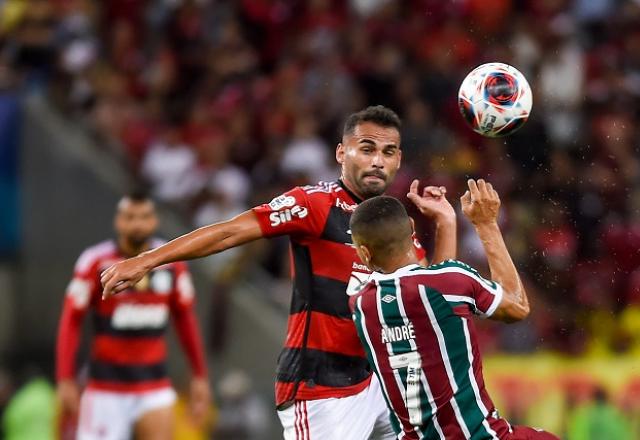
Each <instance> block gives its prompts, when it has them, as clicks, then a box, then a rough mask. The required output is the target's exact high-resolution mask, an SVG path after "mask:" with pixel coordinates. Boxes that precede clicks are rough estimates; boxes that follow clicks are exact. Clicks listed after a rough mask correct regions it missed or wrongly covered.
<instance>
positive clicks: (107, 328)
mask: <svg viewBox="0 0 640 440" xmlns="http://www.w3.org/2000/svg"><path fill="white" fill-rule="evenodd" d="M93 328H94V330H95V333H96V335H108V336H115V337H119V338H159V337H161V336H164V332H165V330H166V328H167V326H166V325H163V326H162V327H160V328H141V329H117V328H114V327H113V326H112V325H111V316H103V315H100V314H98V313H97V312H95V311H94V313H93Z"/></svg>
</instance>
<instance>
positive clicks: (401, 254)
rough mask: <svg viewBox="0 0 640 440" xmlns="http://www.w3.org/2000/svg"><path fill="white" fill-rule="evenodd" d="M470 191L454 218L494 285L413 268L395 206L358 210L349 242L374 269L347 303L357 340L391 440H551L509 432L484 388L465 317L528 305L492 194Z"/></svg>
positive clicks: (471, 274)
mask: <svg viewBox="0 0 640 440" xmlns="http://www.w3.org/2000/svg"><path fill="white" fill-rule="evenodd" d="M468 185H469V190H468V191H467V192H466V193H465V194H464V195H463V196H462V198H461V201H462V212H463V213H464V215H465V216H466V217H467V218H468V219H469V220H470V221H471V223H472V224H473V225H474V226H475V229H476V232H477V234H478V236H479V238H480V240H481V241H482V244H483V246H484V249H485V253H486V255H487V259H488V262H489V267H490V269H491V278H492V280H487V279H484V278H482V277H481V276H480V275H479V274H478V272H477V271H476V270H474V269H472V268H471V267H469V266H468V265H466V264H464V263H461V262H459V261H454V260H449V261H445V262H442V263H439V264H434V265H432V266H429V267H424V266H422V265H420V264H419V261H418V259H417V258H416V256H415V253H414V252H413V244H412V243H413V240H412V233H413V228H412V223H411V219H410V218H409V217H408V216H407V212H406V211H405V209H404V207H403V206H402V204H401V203H400V202H399V201H398V200H397V199H394V198H392V197H387V196H380V197H374V198H372V199H369V200H367V201H365V202H363V203H362V204H361V205H360V206H358V208H356V210H355V212H354V214H353V215H352V216H351V222H350V225H351V233H352V235H353V241H354V243H355V245H356V250H357V252H358V254H359V255H360V258H361V259H362V261H364V262H365V264H366V265H367V266H369V268H370V269H372V270H374V271H375V272H374V273H373V274H372V275H371V278H370V281H369V282H368V283H367V284H366V285H365V286H364V287H363V288H362V289H361V291H360V292H359V293H358V294H356V295H355V296H353V297H352V299H351V306H352V308H353V310H354V315H353V318H354V322H355V324H356V328H357V331H358V335H359V337H360V340H361V341H362V343H363V345H364V346H365V350H366V352H367V357H368V358H369V361H370V363H371V365H372V367H373V368H374V370H375V373H376V375H377V376H378V378H379V379H380V382H381V386H382V390H383V393H384V395H385V398H386V400H387V403H388V405H389V407H390V409H391V410H392V412H393V417H392V424H393V427H394V429H395V432H396V434H397V438H398V439H406V440H410V439H415V440H418V439H429V440H430V439H440V440H466V439H473V440H484V439H487V440H489V439H494V440H498V439H499V440H527V439H531V440H534V439H536V440H558V438H557V437H555V436H554V435H552V434H549V433H548V432H545V431H542V430H538V429H534V428H529V427H524V426H511V425H510V424H509V423H508V422H507V421H506V420H505V419H503V418H501V417H500V416H499V415H498V412H497V411H496V408H495V407H494V405H493V402H492V401H491V398H490V397H489V394H488V392H487V390H486V388H485V384H484V378H483V375H482V360H481V358H480V351H479V349H478V341H477V336H476V331H475V328H474V325H473V317H474V316H480V317H485V318H490V319H496V320H500V321H506V322H513V321H519V320H521V319H524V318H525V317H526V316H527V315H528V313H529V302H528V299H527V294H526V292H525V290H524V288H523V286H522V283H521V281H520V278H519V276H518V272H517V270H516V268H515V266H514V264H513V262H512V260H511V257H510V255H509V252H508V251H507V248H506V246H505V243H504V241H503V238H502V234H501V232H500V229H499V227H498V223H497V218H498V210H499V206H500V199H499V198H498V194H497V193H496V191H495V190H494V189H493V188H492V186H491V184H489V183H486V182H484V181H483V180H478V182H477V183H476V181H474V180H469V182H468Z"/></svg>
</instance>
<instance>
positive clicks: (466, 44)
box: [0, 0, 640, 439]
mask: <svg viewBox="0 0 640 440" xmlns="http://www.w3.org/2000/svg"><path fill="white" fill-rule="evenodd" d="M0 7H1V10H0V12H1V16H0V88H1V89H2V91H3V93H12V96H18V99H19V98H20V97H21V96H26V95H32V94H39V95H42V96H44V97H45V98H46V99H47V100H48V102H50V103H51V105H52V106H53V107H54V108H55V109H56V111H57V112H59V113H60V114H61V115H63V116H64V117H65V118H67V119H68V120H71V121H73V122H74V123H75V124H77V125H78V127H81V129H82V130H85V131H86V132H88V133H90V134H91V136H92V138H93V139H94V140H95V141H96V143H98V144H99V145H100V147H101V149H103V150H104V151H107V152H108V153H109V154H110V155H112V156H114V157H116V158H117V160H118V161H119V163H120V164H121V165H122V166H123V167H125V168H126V170H127V172H128V173H129V174H130V175H131V176H133V177H134V178H135V179H136V180H137V181H138V182H141V183H142V184H144V185H145V186H146V187H147V188H148V189H149V190H150V192H151V193H152V194H153V196H154V197H155V198H156V199H157V200H158V201H160V202H161V203H162V204H164V205H165V206H168V207H170V209H171V210H173V211H175V212H178V213H179V214H180V216H181V217H182V218H183V219H184V221H186V222H188V223H189V224H190V225H192V226H194V227H195V226H201V225H205V224H209V223H212V222H216V221H220V220H223V219H226V218H228V217H230V216H233V215H235V214H237V213H239V212H242V211H243V210H245V209H247V208H249V207H251V206H253V205H255V204H258V203H263V202H265V201H268V200H270V199H271V198H272V197H274V196H275V195H277V194H278V193H280V192H282V191H284V190H286V189H288V188H290V187H291V186H293V185H298V184H307V183H313V182H316V181H318V180H331V179H334V178H336V177H337V175H338V169H337V167H336V164H335V160H334V149H335V145H336V143H337V142H338V141H339V139H340V132H341V128H342V126H341V125H342V123H343V121H344V118H345V116H346V115H347V114H349V113H350V112H353V111H356V110H359V109H361V108H363V107H365V106H367V105H372V104H383V105H386V106H389V107H391V108H392V109H394V110H396V111H397V112H398V114H399V115H400V116H401V117H402V119H403V128H402V149H403V158H404V163H403V167H402V169H401V172H400V173H399V175H398V177H397V179H396V182H395V184H394V185H393V188H392V189H391V191H390V192H391V193H392V194H394V195H397V196H398V197H400V198H404V194H405V193H406V189H407V188H408V185H409V183H410V181H411V180H412V179H413V178H416V177H417V178H420V179H421V180H422V182H423V183H427V182H428V183H430V184H440V185H445V186H446V187H447V189H448V195H449V196H450V200H451V201H452V203H453V204H454V206H458V205H459V203H458V200H457V198H458V197H459V196H460V195H461V192H462V189H463V187H464V185H465V182H466V179H467V178H468V177H484V178H486V179H488V180H489V181H491V182H492V183H493V184H494V186H495V187H496V188H497V190H498V191H499V193H500V195H501V198H502V201H503V215H502V219H501V221H502V224H503V230H504V231H505V234H506V237H507V241H508V246H509V248H510V249H511V252H512V255H513V257H514V259H515V261H516V264H517V266H518V267H519V268H520V269H521V271H522V274H523V276H524V282H525V284H526V286H527V289H528V291H529V292H530V296H531V297H532V301H533V304H534V307H533V311H532V315H531V317H530V318H529V319H528V320H527V321H526V322H524V323H521V324H518V325H516V326H502V325H491V324H490V323H483V324H482V325H481V329H482V332H481V335H482V348H483V352H484V354H485V356H488V357H489V358H490V359H491V358H492V356H494V357H495V359H499V358H502V357H505V356H507V357H509V356H511V357H512V358H514V357H517V356H535V355H534V353H537V354H538V355H539V356H538V358H536V359H537V360H536V361H535V362H541V363H542V364H543V365H547V364H545V363H544V362H546V361H545V360H540V357H541V355H540V353H545V356H546V354H549V353H552V354H553V356H556V357H560V358H562V359H569V358H570V359H571V360H568V361H567V362H574V361H575V360H576V359H579V360H580V362H585V363H589V362H596V361H594V359H595V360H597V362H600V361H601V360H602V359H604V360H610V361H611V362H616V360H619V359H632V360H633V359H640V252H639V249H640V211H639V209H640V154H639V150H638V148H639V146H640V145H639V144H640V132H639V129H638V118H639V117H640V112H639V110H640V106H639V103H640V100H639V98H640V2H639V1H630V0H629V1H624V0H539V1H538V0H536V1H534V0H454V1H445V2H443V1H439V0H405V1H390V0H349V1H339V0H308V1H302V0H238V1H224V0H217V1H216V0H200V1H198V0H155V1H154V0H109V1H104V2H98V1H90V0H31V1H27V0H24V1H22V0H4V1H3V2H0ZM489 61H501V62H506V63H509V64H512V65H514V66H516V67H517V68H518V69H519V70H520V71H522V72H523V73H524V74H525V76H526V77H527V78H528V80H529V83H530V84H531V86H532V89H533V92H534V104H533V112H532V117H531V119H530V120H529V121H528V122H527V124H526V125H525V126H524V128H522V129H521V130H520V131H519V132H518V133H517V134H515V135H513V136H511V137H509V138H506V139H489V138H482V137H480V136H478V135H476V134H474V133H473V132H472V131H471V130H470V129H469V128H468V127H466V126H465V125H464V121H463V119H462V118H461V117H460V115H459V111H458V107H457V100H456V96H457V89H458V87H459V84H460V83H461V81H462V79H463V78H464V76H465V75H466V73H467V72H469V71H470V70H471V69H472V68H473V67H475V66H477V65H478V64H481V63H483V62H489ZM5 175H9V176H10V175H12V174H11V170H6V171H5ZM16 188H17V189H16V191H18V190H19V187H16ZM7 194H9V192H7ZM7 197H9V195H7ZM413 214H414V217H415V218H416V220H417V221H418V230H419V238H420V239H421V241H422V242H423V244H424V245H425V247H426V248H427V249H431V248H432V230H431V225H430V224H429V223H428V222H426V221H424V220H422V219H420V216H419V214H418V213H416V212H413ZM4 218H5V221H6V229H5V230H6V231H10V230H13V229H11V228H10V227H9V226H10V220H11V219H9V220H7V217H6V216H5V217H4ZM105 232H106V231H105ZM99 238H100V237H97V239H99ZM459 238H460V240H459V241H460V249H459V255H460V258H461V259H462V260H464V261H466V262H468V263H470V264H472V265H474V266H476V267H479V268H480V269H482V271H484V273H488V272H487V271H486V264H485V262H484V256H483V251H482V247H481V245H480V243H479V242H478V240H477V239H476V237H475V236H474V234H473V230H472V229H471V228H470V227H469V225H468V224H467V223H466V222H465V221H464V220H463V219H462V216H461V215H459ZM96 241H97V240H96ZM2 243H3V244H4V249H3V251H4V252H3V254H4V255H6V256H7V257H6V258H7V259H11V258H17V257H16V252H15V251H14V250H15V249H17V248H18V247H19V237H7V234H5V237H4V241H3V242H2ZM87 244H89V243H87ZM286 246H287V243H286V240H274V241H271V242H269V243H265V244H263V245H262V246H261V247H260V248H259V249H252V250H251V252H245V255H240V257H241V258H242V261H243V263H244V262H245V261H247V260H248V261H251V264H256V265H260V266H261V267H262V268H263V269H264V271H265V272H266V273H268V274H269V277H270V279H271V281H272V282H271V284H270V285H271V286H272V288H270V289H266V290H267V291H265V292H264V295H269V296H270V300H272V301H273V302H274V304H276V306H277V307H281V308H282V309H283V310H286V309H287V307H288V294H289V291H288V288H289V287H288V282H287V280H288V277H289V272H288V264H287V256H286ZM236 257H237V256H236ZM236 263H237V260H235V259H227V260H226V261H225V262H221V263H220V264H227V265H228V266H233V265H234V264H236ZM220 272H221V273H222V275H221V277H222V278H224V279H223V280H222V281H220V283H221V284H222V285H223V286H224V287H225V288H221V289H220V290H221V291H225V290H226V287H228V286H229V285H233V280H234V278H233V277H234V276H237V275H238V274H237V273H235V272H234V271H233V270H221V271H220ZM236 272H237V271H236ZM213 290H214V293H213V294H216V293H215V292H216V289H213ZM225 303H226V301H220V307H224V304H225ZM214 313H222V314H224V313H223V312H220V310H218V311H217V312H215V311H214ZM219 330H220V331H221V332H222V333H224V332H223V330H224V329H219ZM225 343H228V341H227V342H225V341H219V346H224V344H225ZM526 359H529V358H526ZM545 359H546V358H545ZM554 359H556V358H555V357H554ZM496 362H498V364H499V361H497V360H496ZM505 362H507V361H505ZM554 362H556V361H554ZM631 363H633V362H631ZM491 365H492V364H491V363H489V366H488V367H487V368H486V369H487V370H488V371H487V375H490V374H491ZM524 365H527V364H526V362H525V364H524ZM529 365H533V364H529ZM536 365H537V364H536ZM553 365H556V364H553ZM563 365H565V364H563ZM572 365H574V366H573V367H571V366H569V367H567V368H568V371H570V373H568V377H571V380H567V381H564V382H562V384H561V385H560V386H561V387H564V388H563V390H564V391H563V394H562V396H563V398H564V399H565V401H566V402H568V403H566V402H565V403H566V405H568V406H569V407H570V408H576V411H574V412H573V413H570V412H567V414H569V415H567V417H566V418H564V419H563V420H562V421H559V422H558V424H559V425H560V426H561V427H562V430H563V431H562V432H564V433H565V434H566V436H567V438H569V439H587V438H593V439H595V438H637V437H632V434H630V432H631V429H638V425H640V421H639V416H638V414H640V391H639V392H632V391H630V390H636V391H638V390H640V375H638V372H637V369H635V370H633V369H632V370H633V371H631V372H628V369H624V367H622V370H615V371H616V372H617V371H622V372H621V373H615V374H618V376H619V375H622V376H624V377H625V378H628V380H627V381H626V382H625V383H624V384H623V386H617V387H616V386H615V385H611V382H612V381H611V380H610V379H611V378H608V377H606V376H610V375H611V374H613V373H606V372H605V371H606V369H607V368H609V367H607V366H606V365H608V364H606V362H605V363H603V364H598V365H603V366H602V367H598V368H600V369H598V372H596V373H594V374H593V375H592V376H589V375H580V374H576V371H583V370H584V369H583V368H581V367H580V366H579V365H581V364H580V363H576V364H572ZM589 365H591V364H589ZM239 367H241V366H239ZM563 368H564V367H563ZM495 369H496V371H497V370H501V367H500V366H499V365H498V366H496V367H495ZM596 369H597V368H596ZM602 369H604V370H602ZM611 371H614V370H611ZM556 373H557V370H554V367H553V368H552V367H550V373H549V374H548V377H546V376H545V377H542V379H540V380H546V379H548V380H555V379H556V377H555V376H554V375H555V374H556ZM532 374H533V373H532ZM634 374H635V375H634ZM518 375H520V376H522V375H526V371H519V372H515V376H518ZM598 375H600V376H604V379H603V380H600V379H599V378H597V377H598ZM513 376H514V374H513V372H512V374H511V375H510V374H509V373H508V372H507V373H505V375H504V376H501V377H498V378H496V379H495V381H496V383H497V384H502V385H504V386H502V385H500V386H501V387H502V388H504V390H508V389H511V390H512V391H513V390H522V389H523V388H518V387H517V386H516V387H514V386H512V385H513V384H512V382H509V380H512V379H513ZM542 376H544V375H542ZM618 379H619V377H618ZM490 381H491V379H490ZM603 381H604V382H603ZM616 383H617V382H616ZM505 384H507V385H505ZM509 384H511V385H509ZM529 385H531V384H529ZM0 388H1V384H0ZM508 394H509V393H507V392H506V391H505V396H504V397H503V398H502V402H503V403H504V405H507V406H508V408H507V409H505V412H506V413H507V414H508V415H511V416H514V414H515V416H519V417H520V418H521V420H529V419H527V408H528V407H526V405H525V407H524V409H523V407H522V405H521V404H520V403H518V401H517V400H518V399H517V398H516V397H509V396H508ZM512 394H514V393H512ZM1 395H2V393H0V398H1ZM514 399H515V400H514ZM498 400H499V399H498ZM519 405H520V406H519ZM581 405H582V406H581ZM598 405H602V408H605V407H606V411H608V412H606V411H605V409H603V410H602V411H601V413H602V414H604V415H602V418H603V420H605V421H603V422H602V424H603V425H607V423H609V424H610V425H616V426H623V425H624V426H623V428H621V429H623V431H620V432H621V433H622V434H618V435H619V437H603V436H591V437H589V436H588V435H589V434H584V432H586V431H585V429H583V426H582V425H585V424H588V422H589V420H593V419H595V418H597V417H596V416H594V415H586V416H585V414H591V413H589V412H588V411H590V410H591V409H592V407H595V408H599V406H598ZM580 411H582V412H580ZM597 413H598V411H597V410H594V414H597ZM605 413H606V414H605ZM571 414H573V418H572V417H570V415H571ZM580 417H582V419H580ZM607 417H609V419H607ZM538 423H539V424H543V425H544V420H538ZM581 423H582V425H581ZM581 429H582V430H581ZM603 429H604V428H603ZM624 429H627V431H624ZM603 432H606V431H603ZM625 432H626V434H625ZM636 433H637V431H636ZM220 438H223V437H220ZM229 438H235V437H229Z"/></svg>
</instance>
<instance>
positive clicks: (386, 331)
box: [382, 322, 416, 344]
mask: <svg viewBox="0 0 640 440" xmlns="http://www.w3.org/2000/svg"><path fill="white" fill-rule="evenodd" d="M415 337H416V335H415V333H414V331H413V323H411V322H410V323H409V324H407V325H399V326H397V327H384V328H383V329H382V343H383V344H388V343H389V342H398V341H407V340H409V339H414V338H415Z"/></svg>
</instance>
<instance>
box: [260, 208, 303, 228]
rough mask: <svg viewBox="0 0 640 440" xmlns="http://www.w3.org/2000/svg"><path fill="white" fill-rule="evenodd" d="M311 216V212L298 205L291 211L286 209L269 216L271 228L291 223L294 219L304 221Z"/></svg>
mask: <svg viewBox="0 0 640 440" xmlns="http://www.w3.org/2000/svg"><path fill="white" fill-rule="evenodd" d="M308 214H309V210H308V209H307V208H305V207H304V206H299V205H296V206H294V207H293V208H291V209H285V210H281V211H277V212H272V213H271V214H269V220H270V221H271V226H273V227H276V226H279V225H281V224H283V223H287V222H290V221H291V220H293V219H294V218H299V219H303V218H305V217H306V216H307V215H308Z"/></svg>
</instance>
